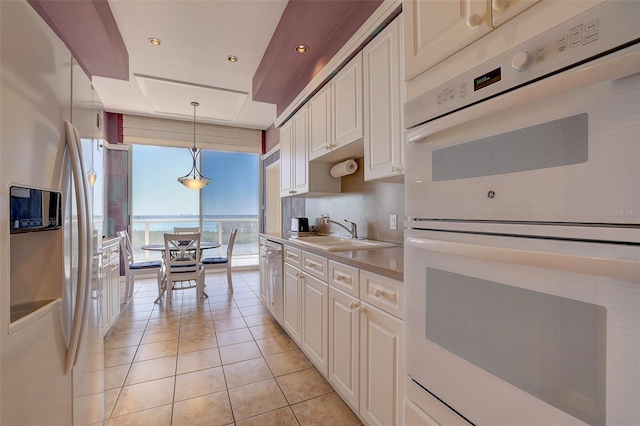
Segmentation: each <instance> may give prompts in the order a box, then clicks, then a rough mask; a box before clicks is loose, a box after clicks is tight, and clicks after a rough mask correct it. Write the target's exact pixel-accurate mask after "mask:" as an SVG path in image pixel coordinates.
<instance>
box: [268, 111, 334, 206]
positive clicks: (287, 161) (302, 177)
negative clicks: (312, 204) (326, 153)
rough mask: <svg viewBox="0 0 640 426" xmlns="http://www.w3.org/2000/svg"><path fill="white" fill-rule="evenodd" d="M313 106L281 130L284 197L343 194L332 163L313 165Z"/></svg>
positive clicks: (281, 173) (281, 175)
mask: <svg viewBox="0 0 640 426" xmlns="http://www.w3.org/2000/svg"><path fill="white" fill-rule="evenodd" d="M308 107H309V105H308V104H305V105H304V106H303V107H302V108H301V109H300V110H299V111H298V112H297V113H296V114H295V115H294V116H293V117H292V118H291V119H290V120H289V121H288V122H287V123H285V124H284V125H283V126H282V127H281V128H280V196H281V197H289V196H297V195H305V194H308V193H310V192H311V193H316V194H325V193H335V192H340V179H336V178H334V177H333V176H331V174H329V170H330V169H331V164H329V163H309V156H308V141H309V108H308Z"/></svg>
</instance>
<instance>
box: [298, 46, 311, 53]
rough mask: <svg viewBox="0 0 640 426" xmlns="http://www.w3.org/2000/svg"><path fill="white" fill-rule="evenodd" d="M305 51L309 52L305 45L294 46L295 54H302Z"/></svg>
mask: <svg viewBox="0 0 640 426" xmlns="http://www.w3.org/2000/svg"><path fill="white" fill-rule="evenodd" d="M307 50H309V46H307V45H304V44H299V45H297V46H296V52H298V53H304V52H306V51H307Z"/></svg>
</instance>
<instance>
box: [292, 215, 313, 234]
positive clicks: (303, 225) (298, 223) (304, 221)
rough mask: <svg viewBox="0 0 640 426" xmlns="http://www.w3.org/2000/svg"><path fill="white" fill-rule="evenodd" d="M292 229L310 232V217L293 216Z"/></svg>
mask: <svg viewBox="0 0 640 426" xmlns="http://www.w3.org/2000/svg"><path fill="white" fill-rule="evenodd" d="M291 231H293V232H309V219H308V218H306V217H294V218H291Z"/></svg>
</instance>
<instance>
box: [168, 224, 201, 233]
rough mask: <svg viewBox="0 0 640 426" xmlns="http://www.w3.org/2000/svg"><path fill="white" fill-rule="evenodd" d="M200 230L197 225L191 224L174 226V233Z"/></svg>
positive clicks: (197, 231)
mask: <svg viewBox="0 0 640 426" xmlns="http://www.w3.org/2000/svg"><path fill="white" fill-rule="evenodd" d="M199 232H200V228H199V227H197V226H191V227H186V228H180V227H178V226H174V227H173V233H174V234H197V233H199Z"/></svg>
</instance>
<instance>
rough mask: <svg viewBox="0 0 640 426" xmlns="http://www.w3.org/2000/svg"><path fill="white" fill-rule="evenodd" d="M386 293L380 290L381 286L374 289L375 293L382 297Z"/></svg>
mask: <svg viewBox="0 0 640 426" xmlns="http://www.w3.org/2000/svg"><path fill="white" fill-rule="evenodd" d="M383 294H384V291H382V290H380V289H379V288H376V289H375V290H373V295H374V296H375V297H380V296H382V295H383Z"/></svg>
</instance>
